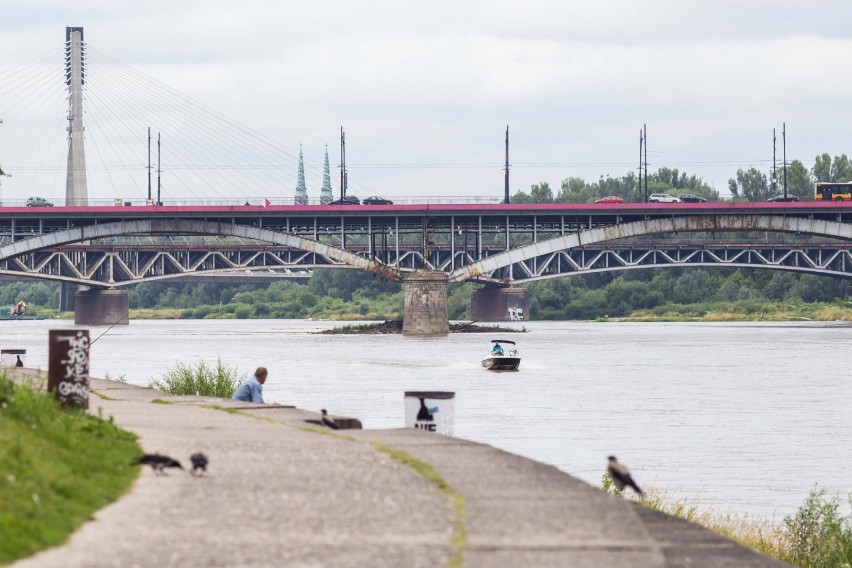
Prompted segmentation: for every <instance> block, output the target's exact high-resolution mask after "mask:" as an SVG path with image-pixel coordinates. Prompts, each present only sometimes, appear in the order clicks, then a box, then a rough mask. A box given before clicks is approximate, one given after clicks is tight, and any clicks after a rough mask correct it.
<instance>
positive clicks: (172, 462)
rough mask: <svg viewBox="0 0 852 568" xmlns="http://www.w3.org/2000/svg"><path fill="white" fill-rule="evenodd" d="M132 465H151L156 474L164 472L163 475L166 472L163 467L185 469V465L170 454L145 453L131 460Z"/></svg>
mask: <svg viewBox="0 0 852 568" xmlns="http://www.w3.org/2000/svg"><path fill="white" fill-rule="evenodd" d="M130 465H150V466H151V469H153V470H154V473H155V474H160V473H162V474H163V475H165V474H166V472H164V471H163V469H165V468H167V467H178V468H180V469H183V466H182V465H180V462H179V461H177V460H176V459H172V458H170V457H169V456H161V455H160V454H145V455H144V456H140V457H138V458H136V459H135V460H133V461H132V462H130Z"/></svg>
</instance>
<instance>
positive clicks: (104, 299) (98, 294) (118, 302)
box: [74, 290, 130, 325]
mask: <svg viewBox="0 0 852 568" xmlns="http://www.w3.org/2000/svg"><path fill="white" fill-rule="evenodd" d="M74 302H75V309H74V323H76V324H78V325H127V324H129V323H130V299H129V298H128V297H127V290H80V291H78V292H77V295H76V296H75V298H74Z"/></svg>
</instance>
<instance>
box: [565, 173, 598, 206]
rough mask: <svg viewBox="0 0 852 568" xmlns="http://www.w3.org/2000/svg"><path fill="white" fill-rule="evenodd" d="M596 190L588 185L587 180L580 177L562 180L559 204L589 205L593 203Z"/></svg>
mask: <svg viewBox="0 0 852 568" xmlns="http://www.w3.org/2000/svg"><path fill="white" fill-rule="evenodd" d="M595 196H596V190H595V188H594V187H593V186H590V185H589V184H587V183H586V180H584V179H583V178H578V177H570V178H567V179H564V180H562V184H561V187H560V189H559V193H558V194H557V196H556V202H557V203H588V202H589V201H593V200H594V197H595Z"/></svg>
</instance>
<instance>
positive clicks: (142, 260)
mask: <svg viewBox="0 0 852 568" xmlns="http://www.w3.org/2000/svg"><path fill="white" fill-rule="evenodd" d="M629 205H632V206H636V205H639V206H642V207H629V206H627V207H619V208H611V207H607V208H602V207H600V206H588V205H585V206H550V207H548V206H536V207H535V208H530V207H527V208H521V207H517V206H492V207H491V208H490V209H489V208H487V207H484V208H483V207H482V206H478V207H476V209H467V208H464V206H446V207H445V208H443V209H442V208H440V207H436V206H432V207H431V208H429V207H425V209H424V206H418V208H417V209H414V210H412V209H411V208H412V207H414V206H407V207H402V208H399V207H384V208H380V207H375V208H370V211H369V212H367V211H365V209H363V208H358V207H344V208H337V209H335V208H334V207H313V208H311V207H307V208H302V209H303V210H298V208H288V207H279V208H277V209H280V211H274V210H273V211H258V209H257V208H256V207H251V208H247V209H248V210H240V209H246V208H234V207H229V208H218V209H216V208H205V209H204V211H201V212H199V211H196V210H195V209H198V208H177V207H170V208H130V207H127V208H126V207H118V208H115V209H112V208H108V207H106V208H95V209H100V210H99V211H93V208H65V209H67V210H68V211H66V212H64V213H62V212H59V211H57V210H54V211H50V212H49V214H45V215H32V212H31V211H26V210H24V212H25V213H28V214H29V215H30V216H29V217H26V218H25V217H24V216H23V215H21V216H17V217H16V216H14V215H10V216H9V217H4V216H3V215H2V214H0V274H3V275H7V276H9V275H11V276H19V277H27V278H42V279H50V280H60V281H66V282H75V283H79V284H84V285H88V286H92V287H99V288H115V287H121V286H128V285H131V284H135V283H138V282H141V281H150V280H159V279H165V278H175V277H180V276H185V275H189V274H202V273H222V272H226V273H227V272H230V273H233V272H235V271H239V272H243V273H245V271H248V272H251V273H257V272H258V271H267V272H268V271H275V272H279V273H282V274H284V275H287V273H288V271H293V270H299V271H305V270H310V269H314V268H319V267H331V268H355V269H360V270H366V271H368V272H372V273H373V274H377V275H379V276H382V277H384V278H388V279H391V280H396V281H400V280H402V279H403V277H404V275H405V274H406V273H408V272H412V271H418V270H438V271H442V272H444V273H446V274H447V275H448V278H449V281H451V282H464V281H477V282H485V283H490V284H495V285H502V286H506V285H511V284H513V283H521V282H529V281H533V280H539V279H545V278H553V277H558V276H563V275H568V274H577V273H584V272H601V271H616V270H627V269H636V268H653V267H670V266H715V267H718V266H731V267H752V268H769V269H777V270H789V271H794V272H807V273H812V274H824V275H833V276H841V277H847V278H848V277H852V256H850V254H852V252H850V250H851V249H852V208H849V207H843V206H842V205H841V206H840V207H837V206H834V205H833V204H826V205H828V207H825V206H823V204H812V205H810V206H801V205H798V204H795V205H796V207H795V208H783V209H778V208H775V207H769V206H770V205H771V206H775V205H782V206H783V205H790V204H762V205H761V206H760V207H749V208H742V207H739V208H737V207H734V208H732V207H729V206H725V207H719V206H718V205H716V206H715V207H698V208H696V207H690V208H683V207H669V208H665V207H659V206H657V207H650V208H649V207H645V206H644V204H629ZM727 205H731V204H727ZM735 205H743V204H735ZM745 205H749V204H745ZM19 209H23V208H19ZM57 209H61V208H57ZM72 209H73V210H72ZM80 209H82V211H78V210H80ZM117 209H121V210H122V211H116V210H117ZM126 209H130V210H131V211H126ZM140 209H141V211H139V210H140ZM211 209H214V210H211ZM235 210H238V211H235ZM720 210H721V211H720ZM365 213H368V214H365ZM758 231H759V232H761V233H762V234H766V235H768V233H773V234H780V235H803V234H805V235H813V236H817V237H824V238H825V240H828V239H830V242H819V243H816V242H803V241H802V240H801V239H799V241H797V242H785V241H783V240H781V241H778V240H773V241H772V242H769V241H768V239H766V240H763V242H761V241H760V240H758V239H756V238H754V236H753V235H754V233H755V232H758ZM731 232H739V233H747V234H749V235H752V238H751V239H748V240H742V239H741V240H740V241H738V242H732V241H727V242H726V241H720V240H717V239H716V238H715V237H716V236H717V235H720V234H723V233H731ZM681 233H684V234H688V235H694V234H695V233H704V235H705V238H699V239H687V240H682V239H678V240H673V239H657V240H653V241H652V240H650V237H654V236H660V235H669V234H675V235H678V236H679V235H680V234H681ZM707 235H710V236H711V238H709V239H708V238H707V237H706V236H707Z"/></svg>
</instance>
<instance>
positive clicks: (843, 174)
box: [811, 153, 852, 182]
mask: <svg viewBox="0 0 852 568" xmlns="http://www.w3.org/2000/svg"><path fill="white" fill-rule="evenodd" d="M811 173H812V174H813V176H814V179H815V180H816V181H837V182H844V181H852V163H850V162H849V158H848V157H847V156H846V154H841V155H839V156H835V157H834V160H832V159H831V156H829V155H828V153H824V154H821V155H819V156H817V157H816V158H815V159H814V167H813V168H811Z"/></svg>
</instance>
